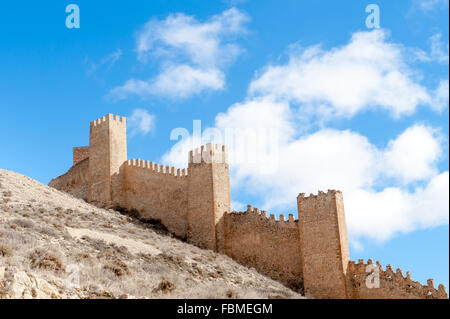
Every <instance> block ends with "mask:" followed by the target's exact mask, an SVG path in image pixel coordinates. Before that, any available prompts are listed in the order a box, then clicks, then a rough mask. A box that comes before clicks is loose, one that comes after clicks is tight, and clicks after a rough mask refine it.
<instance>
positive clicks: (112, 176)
mask: <svg viewBox="0 0 450 319" xmlns="http://www.w3.org/2000/svg"><path fill="white" fill-rule="evenodd" d="M126 161H127V125H126V119H125V118H124V117H122V118H121V117H119V116H114V115H112V114H108V115H106V116H104V117H102V118H100V119H98V120H96V121H94V122H91V125H90V138H89V181H90V182H89V196H88V200H89V202H92V203H101V204H103V205H105V206H108V205H114V204H116V202H118V201H120V198H121V194H122V191H121V187H122V181H121V175H120V168H121V166H122V165H123V164H124V163H125V162H126Z"/></svg>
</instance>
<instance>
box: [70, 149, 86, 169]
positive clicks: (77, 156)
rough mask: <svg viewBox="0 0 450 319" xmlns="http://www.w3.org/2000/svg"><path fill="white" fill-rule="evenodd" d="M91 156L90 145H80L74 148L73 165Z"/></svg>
mask: <svg viewBox="0 0 450 319" xmlns="http://www.w3.org/2000/svg"><path fill="white" fill-rule="evenodd" d="M88 157H89V146H79V147H74V148H73V165H77V164H78V163H79V162H81V161H84V160H85V159H86V158H88Z"/></svg>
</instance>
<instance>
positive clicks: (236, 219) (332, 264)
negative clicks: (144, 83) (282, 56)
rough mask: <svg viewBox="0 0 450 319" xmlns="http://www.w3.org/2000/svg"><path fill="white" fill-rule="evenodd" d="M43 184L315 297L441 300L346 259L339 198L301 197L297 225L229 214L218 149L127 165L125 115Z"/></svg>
mask: <svg viewBox="0 0 450 319" xmlns="http://www.w3.org/2000/svg"><path fill="white" fill-rule="evenodd" d="M49 186H51V187H54V188H56V189H59V190H61V191H65V192H67V193H69V194H71V195H73V196H75V197H78V198H82V199H84V200H86V201H87V202H90V203H92V204H94V205H97V206H100V207H105V208H115V209H126V210H134V211H137V212H138V214H139V216H140V217H141V218H145V219H151V220H157V221H159V222H161V223H162V224H163V225H164V226H165V227H167V229H168V230H169V231H170V232H172V233H173V234H175V235H177V236H179V237H181V238H184V239H185V240H187V241H188V242H189V243H192V244H194V245H197V246H199V247H201V248H204V249H211V250H214V251H216V252H219V253H222V254H226V255H228V256H230V257H231V258H233V259H234V260H236V261H237V262H239V263H241V264H243V265H245V266H248V267H254V268H255V269H256V270H257V271H259V272H261V273H263V274H265V275H267V276H269V277H271V278H273V279H275V280H278V281H281V282H283V283H284V284H286V285H287V286H289V287H292V288H294V289H297V290H299V291H303V292H305V293H306V294H307V295H310V296H313V297H316V298H448V296H447V294H446V291H445V287H444V286H443V285H439V287H438V289H435V288H434V283H433V281H432V280H431V279H430V280H428V283H427V285H426V286H425V285H421V284H420V283H418V282H414V281H412V280H411V279H410V276H409V273H407V277H406V278H404V277H403V275H402V272H401V271H400V270H397V273H393V271H392V269H391V267H390V266H388V267H387V268H386V270H383V269H382V267H381V266H380V265H379V264H377V265H378V266H377V267H378V268H376V269H378V270H379V271H378V270H374V267H373V265H372V261H369V262H368V264H367V265H366V264H364V262H363V261H361V260H360V261H359V262H358V263H355V262H353V261H351V260H350V257H349V250H348V241H347V228H346V225H345V213H344V202H343V197H342V193H341V192H339V191H335V190H329V191H328V192H327V193H324V192H319V193H318V194H317V195H312V194H311V195H310V196H305V195H304V194H299V196H298V197H297V207H298V217H299V218H298V219H295V218H294V214H289V215H288V217H287V218H286V217H285V216H284V215H279V219H278V220H277V219H276V218H275V215H274V214H270V215H269V216H268V214H267V212H266V211H263V210H261V211H260V210H259V209H258V208H253V207H252V206H250V205H249V206H248V208H247V211H245V212H231V211H230V202H231V198H230V180H229V165H228V162H227V149H226V147H225V146H221V145H217V144H211V143H210V144H207V145H205V146H202V147H200V148H198V149H195V150H192V151H190V152H189V154H188V168H187V169H179V168H175V167H166V166H164V165H161V164H156V163H154V162H150V161H145V160H141V159H128V158H127V140H126V118H124V117H119V116H114V115H111V114H108V115H106V116H105V117H102V118H100V119H98V120H96V121H94V122H91V123H90V138H89V146H83V147H74V148H73V166H72V167H71V168H70V169H69V171H68V172H67V173H65V174H64V175H62V176H59V177H57V178H55V179H53V180H52V181H51V182H50V183H49ZM368 266H369V267H368ZM374 276H375V277H376V278H378V279H377V280H376V279H373V278H374ZM371 280H372V281H374V283H372V281H371Z"/></svg>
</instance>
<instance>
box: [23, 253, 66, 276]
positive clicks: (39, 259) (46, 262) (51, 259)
mask: <svg viewBox="0 0 450 319" xmlns="http://www.w3.org/2000/svg"><path fill="white" fill-rule="evenodd" d="M29 259H30V264H31V267H32V268H41V269H47V270H54V271H60V270H62V269H63V268H64V267H63V262H62V257H61V254H59V253H57V252H55V251H53V250H51V249H47V248H36V249H35V250H33V251H32V252H31V253H30V255H29Z"/></svg>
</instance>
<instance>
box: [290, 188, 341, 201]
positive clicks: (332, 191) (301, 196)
mask: <svg viewBox="0 0 450 319" xmlns="http://www.w3.org/2000/svg"><path fill="white" fill-rule="evenodd" d="M337 194H339V195H342V192H341V191H338V190H335V189H329V190H328V191H327V192H326V193H325V192H323V191H318V192H317V195H316V194H313V193H311V194H309V196H306V195H305V193H300V194H298V196H297V199H298V200H302V201H303V200H320V199H323V198H326V197H330V196H336V195H337Z"/></svg>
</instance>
